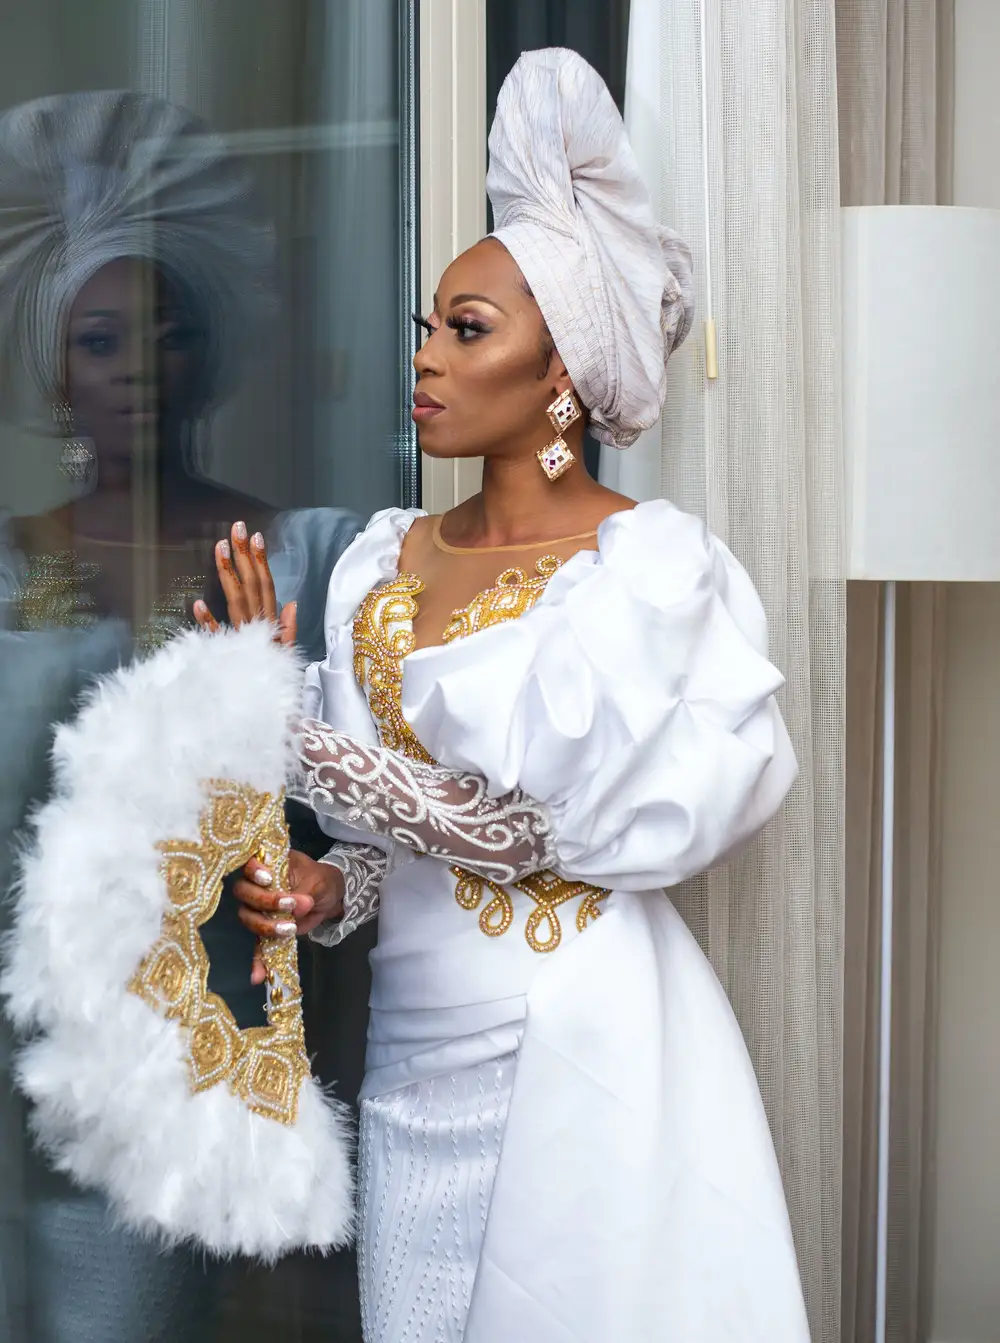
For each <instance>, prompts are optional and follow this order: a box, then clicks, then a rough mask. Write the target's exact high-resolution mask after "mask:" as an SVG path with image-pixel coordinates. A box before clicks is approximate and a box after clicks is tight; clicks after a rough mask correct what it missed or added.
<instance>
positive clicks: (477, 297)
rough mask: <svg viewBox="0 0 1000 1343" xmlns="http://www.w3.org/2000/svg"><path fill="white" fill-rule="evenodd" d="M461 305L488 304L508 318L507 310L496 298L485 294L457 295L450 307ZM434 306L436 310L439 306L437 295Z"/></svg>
mask: <svg viewBox="0 0 1000 1343" xmlns="http://www.w3.org/2000/svg"><path fill="white" fill-rule="evenodd" d="M459 303H488V304H489V305H490V307H491V308H496V310H497V312H502V313H503V315H504V316H505V317H506V316H507V311H506V309H505V308H502V307H501V306H500V304H499V303H498V302H497V301H496V299H495V298H487V297H486V295H485V294H455V295H454V297H453V298H452V300H451V303H450V304H449V307H452V308H454V307H456V306H457V305H458V304H459ZM434 306H435V308H437V307H438V306H439V299H438V296H437V294H435V295H434Z"/></svg>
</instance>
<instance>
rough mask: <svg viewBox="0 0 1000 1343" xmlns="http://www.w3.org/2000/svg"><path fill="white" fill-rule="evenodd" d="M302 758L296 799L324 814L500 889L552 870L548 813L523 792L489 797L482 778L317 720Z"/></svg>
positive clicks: (299, 748) (298, 745)
mask: <svg viewBox="0 0 1000 1343" xmlns="http://www.w3.org/2000/svg"><path fill="white" fill-rule="evenodd" d="M295 755H296V761H297V771H296V777H294V778H293V779H292V780H290V781H289V793H290V794H291V795H292V796H296V797H299V798H301V800H302V801H304V802H305V803H306V804H307V805H308V806H310V807H312V808H313V810H315V811H317V812H319V813H321V814H324V815H327V816H333V817H336V818H337V819H338V820H340V821H344V822H346V823H347V824H348V825H352V826H356V827H357V828H359V829H366V830H370V831H372V832H374V833H376V834H380V835H385V836H387V837H388V838H389V839H391V840H393V841H394V842H395V843H397V844H404V845H406V847H407V848H410V849H413V850H414V851H415V852H417V853H425V854H431V855H432V856H433V857H435V858H441V859H443V860H444V861H445V862H455V863H460V864H461V865H462V866H463V867H467V868H469V869H470V870H471V871H473V872H476V873H478V874H480V875H481V876H484V877H488V878H489V879H490V880H491V881H496V882H499V883H500V884H501V885H509V884H510V883H511V882H513V881H517V880H518V879H519V878H521V877H524V876H527V875H528V874H529V873H532V872H539V871H544V870H545V869H546V868H548V867H549V866H551V863H552V853H551V840H550V829H549V819H548V814H547V812H546V810H545V808H544V807H542V806H541V805H540V804H539V803H537V802H534V801H532V799H531V798H529V797H526V796H525V795H524V794H523V793H522V792H521V791H520V789H515V790H514V791H513V792H510V793H507V794H506V795H505V796H503V797H495V798H494V797H489V796H488V794H487V790H486V780H485V779H483V778H482V777H481V776H480V775H478V774H469V773H465V772H463V771H462V770H454V769H445V768H443V767H442V766H440V765H428V764H424V763H423V762H422V761H417V760H410V759H408V758H407V757H406V756H403V755H400V754H398V753H397V752H396V751H387V750H384V749H383V748H381V747H377V746H364V745H362V744H361V743H359V742H357V741H355V740H353V738H351V737H348V736H345V735H344V734H343V733H342V732H336V731H335V730H334V729H333V728H331V727H330V726H328V724H326V723H320V722H318V721H316V720H315V719H305V720H303V721H302V722H300V724H299V726H298V731H297V733H296V738H295Z"/></svg>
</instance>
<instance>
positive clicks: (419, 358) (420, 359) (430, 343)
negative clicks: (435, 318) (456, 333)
mask: <svg viewBox="0 0 1000 1343" xmlns="http://www.w3.org/2000/svg"><path fill="white" fill-rule="evenodd" d="M440 334H441V328H440V327H438V328H437V330H436V331H435V332H434V333H433V334H432V335H429V336H428V337H427V339H426V340H425V341H424V343H423V345H421V347H420V349H419V350H418V351H417V352H416V354H415V355H414V356H413V370H414V372H415V373H416V375H417V377H418V378H426V377H428V376H429V375H430V376H433V375H434V374H440V373H442V372H443V368H442V355H441V341H440V339H439V337H440Z"/></svg>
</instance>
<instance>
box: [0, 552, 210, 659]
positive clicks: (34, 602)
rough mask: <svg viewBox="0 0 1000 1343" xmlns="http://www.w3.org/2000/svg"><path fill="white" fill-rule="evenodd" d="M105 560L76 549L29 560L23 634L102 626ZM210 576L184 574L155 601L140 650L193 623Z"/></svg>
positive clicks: (140, 633) (139, 637) (138, 640)
mask: <svg viewBox="0 0 1000 1343" xmlns="http://www.w3.org/2000/svg"><path fill="white" fill-rule="evenodd" d="M100 576H101V566H100V565H99V564H85V563H83V562H81V561H80V560H79V559H78V558H77V556H76V554H75V553H74V552H73V551H72V550H57V551H53V552H52V553H51V554H48V555H38V556H36V557H35V558H34V559H32V560H31V561H30V563H29V564H28V568H27V572H26V574H25V576H24V582H23V583H22V585H21V588H20V591H19V592H18V594H17V627H18V629H19V630H20V631H22V632H23V633H31V632H34V631H37V630H46V629H74V630H85V629H90V628H92V627H93V626H94V625H96V624H97V621H98V616H97V614H96V609H95V602H94V595H93V591H92V589H93V585H94V583H95V582H96V581H97V579H98V578H100ZM204 587H205V580H204V578H202V577H193V576H189V575H187V574H182V575H180V576H179V577H177V578H175V579H174V580H173V581H172V583H171V584H170V587H169V589H168V590H167V592H165V593H164V594H163V595H162V596H160V597H159V598H158V599H157V601H156V602H155V604H154V606H153V609H152V611H151V612H150V615H149V618H148V620H146V621H144V622H143V624H141V625H140V626H138V627H137V629H136V631H135V640H134V642H135V647H136V650H137V651H138V652H140V653H154V652H156V650H157V649H158V648H162V647H163V645H164V644H165V643H166V642H167V641H168V640H169V639H171V638H173V636H174V635H175V634H177V633H178V632H179V631H180V630H182V629H186V628H187V627H188V626H189V625H190V624H191V608H192V605H193V604H194V602H195V600H196V599H197V598H198V597H200V596H201V595H202V593H203V591H204Z"/></svg>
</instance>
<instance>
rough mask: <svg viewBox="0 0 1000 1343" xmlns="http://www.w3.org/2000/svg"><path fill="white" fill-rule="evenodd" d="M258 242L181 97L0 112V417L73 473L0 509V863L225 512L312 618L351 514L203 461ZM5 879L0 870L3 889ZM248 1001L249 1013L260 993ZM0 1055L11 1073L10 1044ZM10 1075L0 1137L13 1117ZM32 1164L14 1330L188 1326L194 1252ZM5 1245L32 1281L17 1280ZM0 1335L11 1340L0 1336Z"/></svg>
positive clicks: (242, 332)
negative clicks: (98, 700)
mask: <svg viewBox="0 0 1000 1343" xmlns="http://www.w3.org/2000/svg"><path fill="white" fill-rule="evenodd" d="M272 254H273V242H272V238H271V234H270V231H269V229H268V227H267V225H266V223H265V222H264V221H263V220H262V218H261V216H260V214H259V211H258V210H257V208H256V207H255V204H254V200H253V198H252V194H251V191H250V188H249V183H248V181H247V179H246V177H245V175H244V174H243V173H242V172H241V171H240V170H239V169H238V168H237V167H236V166H234V164H233V162H232V161H231V160H230V159H229V158H228V157H227V156H226V155H225V154H224V153H223V152H222V146H221V143H220V142H219V141H218V140H216V139H215V138H214V137H212V136H210V135H207V134H206V133H205V129H204V127H203V126H202V125H201V124H200V123H199V122H198V121H197V119H196V118H194V117H192V116H191V115H190V114H189V113H187V112H184V111H182V110H180V109H178V108H175V107H172V106H170V105H169V104H166V103H163V102H159V101H156V100H153V99H149V98H146V97H144V96H141V95H138V94H132V93H96V94H89V93H86V94H74V95H68V96H60V97H54V98H48V99H44V100H42V101H39V102H35V103H31V104H28V105H26V106H24V107H19V108H16V109H14V110H13V111H11V112H8V113H7V114H6V115H5V116H4V117H3V118H2V119H0V416H2V419H3V420H4V421H6V423H7V424H8V425H14V426H17V427H18V428H19V429H23V428H29V429H35V430H42V431H43V432H46V433H48V434H51V433H52V432H53V431H55V432H56V433H58V434H59V436H60V438H61V439H62V449H61V452H62V458H61V461H62V466H63V468H64V470H65V471H66V473H67V474H68V475H70V476H71V477H72V478H73V479H74V481H75V482H76V484H77V486H78V488H77V490H76V491H75V497H73V498H72V499H71V500H70V501H69V502H68V503H65V504H63V505H61V506H60V507H57V508H55V509H53V510H51V511H50V512H47V513H45V514H42V515H37V516H23V515H22V516H16V515H12V514H11V511H10V510H9V509H8V510H7V512H6V514H4V512H3V510H2V509H0V691H2V699H3V725H2V728H0V758H2V760H3V770H2V773H0V837H2V839H3V841H4V842H3V845H2V857H0V869H3V868H7V867H8V865H9V856H8V853H9V847H10V846H9V844H8V842H7V841H8V840H9V838H10V836H11V834H12V832H13V831H14V830H15V829H16V827H17V826H18V825H19V824H20V823H21V822H22V821H23V819H24V816H25V813H26V810H27V808H28V807H29V806H30V804H31V802H32V800H33V799H37V798H38V797H39V796H40V795H42V793H43V792H44V789H45V786H46V772H47V770H46V757H47V750H48V745H49V741H50V728H51V725H52V724H53V723H54V722H57V721H59V719H60V718H64V717H65V716H66V715H67V713H68V712H69V711H70V708H71V705H72V702H73V699H74V697H75V695H76V694H77V693H78V691H79V690H80V688H81V687H82V686H83V685H84V684H85V683H86V681H87V680H89V679H90V678H91V677H92V676H93V675H94V674H95V673H97V672H100V671H101V670H104V669H106V668H108V667H110V666H113V665H115V663H117V662H118V661H119V660H120V659H121V658H122V657H127V656H129V655H130V654H131V652H132V650H133V649H135V648H137V649H139V650H140V651H141V650H147V649H150V648H153V647H155V646H157V645H158V644H159V643H160V642H162V640H163V639H164V638H166V637H167V636H168V635H169V634H170V633H171V632H172V631H173V630H174V629H176V628H178V627H179V626H180V625H182V624H184V623H187V621H189V620H190V611H191V604H192V602H193V600H194V598H195V597H197V596H200V595H202V594H203V593H204V592H205V589H206V582H207V578H206V576H207V575H209V574H210V573H211V569H212V566H211V545H210V541H211V539H212V538H213V537H214V536H215V535H217V533H218V528H219V526H220V524H224V525H227V526H228V524H229V523H230V522H231V521H232V520H233V519H234V518H236V517H240V518H244V519H245V521H246V523H247V524H249V530H250V532H255V531H257V530H258V529H259V530H261V531H265V530H268V531H270V533H271V543H272V550H273V551H274V552H275V570H276V574H277V578H278V584H279V587H280V588H282V589H283V596H284V599H285V600H288V599H290V598H293V597H294V598H296V599H298V600H299V603H300V608H302V609H309V610H310V611H311V612H312V615H311V616H310V617H309V622H310V624H311V626H315V627H316V628H318V627H319V624H320V615H319V612H320V611H321V605H322V595H323V594H322V585H321V583H320V579H321V576H322V577H323V578H325V575H327V574H328V573H329V569H330V566H331V565H332V563H333V562H334V560H335V559H336V557H337V555H338V554H339V553H340V551H341V550H342V549H343V548H344V546H345V545H346V544H347V543H348V542H349V540H350V539H351V538H352V536H353V535H354V533H355V532H356V530H357V524H356V523H355V521H354V520H353V519H352V518H351V517H350V515H348V514H345V513H343V512H341V511H339V510H333V509H316V510H308V511H305V512H300V513H295V514H286V515H279V516H275V514H274V510H272V509H270V508H268V507H267V506H266V505H264V504H262V503H259V502H257V501H254V500H252V499H250V498H248V497H246V496H242V495H239V494H237V493H236V492H234V491H233V490H231V489H229V488H227V487H223V486H220V485H218V484H216V483H214V482H212V481H210V480H208V479H206V478H204V476H202V475H200V474H199V471H198V468H199V467H200V466H201V463H200V462H199V455H200V439H201V438H202V436H203V435H202V429H203V426H204V424H205V422H206V418H207V416H208V414H209V413H210V411H211V410H212V409H213V408H214V407H215V406H217V405H218V404H219V402H220V400H221V399H222V398H224V397H225V395H226V394H227V393H229V392H231V391H232V390H234V388H235V386H236V383H237V381H238V379H239V377H240V375H241V373H242V372H243V370H244V368H245V365H246V361H247V358H248V356H250V355H251V354H252V353H253V352H254V347H255V346H257V345H258V344H259V343H260V338H261V336H262V335H263V333H264V330H265V328H266V324H267V322H268V320H269V318H270V316H271V313H272V310H273V308H274V302H275V296H274V288H273V274H272V260H273V256H272ZM23 444H24V439H23V438H22V439H19V440H18V446H17V448H16V449H14V450H15V451H19V452H25V451H26V449H25V447H24V446H23ZM8 450H9V449H8ZM24 465H25V468H26V469H25V471H24V472H23V474H24V475H26V474H27V468H29V467H30V465H31V463H30V462H29V461H27V460H26V461H25V463H24ZM15 513H16V510H15ZM310 576H312V579H313V584H314V585H316V594H315V595H316V601H314V602H311V601H310V587H309V580H310ZM306 633H307V640H308V630H307V632H306ZM8 880H9V871H6V870H0V890H4V891H6V887H7V883H8ZM234 932H236V933H237V934H240V930H238V929H234ZM236 945H238V946H239V947H240V952H241V953H242V950H243V943H242V941H239V942H238V943H235V942H234V939H233V937H232V936H230V937H228V938H227V937H226V936H225V935H222V934H220V936H219V937H217V938H216V939H215V944H214V945H213V946H212V954H213V970H214V971H217V979H216V985H217V987H219V988H220V990H221V991H222V992H223V993H225V995H226V997H227V998H228V999H229V1000H230V1002H231V1005H232V1006H233V1007H234V1010H237V1011H240V1008H241V1004H240V1002H239V997H240V993H241V992H242V993H243V994H244V996H245V997H247V996H248V995H247V993H246V989H245V988H244V986H245V984H246V971H245V962H244V961H243V957H242V954H240V955H239V956H237V955H236V954H235V946H236ZM83 973H86V970H85V967H81V974H83ZM242 1006H243V1007H244V1009H245V1010H255V1011H257V1012H259V1005H257V1004H256V995H253V1001H252V1002H249V1003H247V1004H243V1005H242ZM0 1049H2V1051H3V1064H4V1069H5V1072H8V1074H9V1042H7V1041H6V1040H0ZM4 1083H5V1090H6V1094H5V1095H0V1104H3V1105H4V1106H5V1107H7V1108H6V1114H5V1120H6V1121H7V1122H5V1123H4V1125H3V1126H2V1127H0V1132H5V1131H6V1130H7V1129H8V1128H9V1129H10V1131H11V1133H14V1132H15V1129H16V1126H15V1125H14V1124H13V1123H12V1122H11V1107H13V1106H14V1104H15V1101H14V1098H13V1094H12V1092H11V1091H10V1090H9V1087H10V1082H9V1075H8V1076H7V1077H5V1078H4ZM25 1170H26V1171H27V1176H26V1179H27V1185H26V1187H25V1188H24V1189H23V1190H21V1191H20V1194H18V1192H17V1190H16V1188H15V1187H14V1185H13V1184H9V1183H8V1182H5V1185H4V1188H3V1189H2V1190H0V1207H2V1210H3V1213H4V1216H3V1217H2V1218H0V1234H4V1235H6V1233H7V1231H8V1229H9V1244H8V1243H6V1242H4V1243H0V1256H2V1257H0V1265H2V1267H3V1269H4V1274H3V1280H4V1286H5V1296H6V1298H7V1308H8V1310H10V1309H11V1305H10V1303H11V1301H12V1300H17V1299H18V1298H19V1297H21V1296H24V1295H25V1294H26V1295H27V1298H28V1300H27V1308H26V1329H27V1333H26V1337H27V1338H28V1339H30V1340H31V1343H49V1340H58V1341H59V1343H63V1341H64V1340H65V1343H69V1341H70V1340H72V1343H85V1341H86V1340H90V1339H93V1340H94V1343H139V1340H142V1341H143V1343H145V1341H146V1340H153V1339H161V1338H162V1339H170V1340H171V1341H173V1340H180V1339H182V1338H183V1339H184V1341H185V1343H187V1340H188V1339H195V1338H198V1337H200V1336H201V1335H200V1334H199V1333H198V1332H197V1328H196V1326H205V1327H207V1325H206V1321H207V1318H208V1315H207V1310H206V1301H205V1297H204V1293H203V1291H202V1290H201V1288H202V1286H203V1285H204V1284H205V1283H206V1282H207V1279H206V1277H205V1273H204V1270H203V1268H202V1265H201V1264H200V1262H199V1263H198V1264H197V1265H196V1264H195V1263H194V1261H193V1260H191V1259H190V1258H189V1257H188V1256H186V1255H184V1254H175V1255H171V1256H161V1255H160V1254H159V1253H158V1250H157V1248H156V1247H154V1246H151V1245H147V1244H145V1243H143V1242H140V1241H138V1240H136V1239H134V1238H132V1237H131V1236H129V1235H127V1234H125V1233H124V1232H122V1231H120V1230H119V1229H117V1228H115V1227H114V1226H112V1224H111V1222H110V1220H109V1217H108V1214H107V1212H106V1210H105V1207H104V1205H103V1203H102V1202H101V1200H99V1199H98V1198H97V1197H96V1196H92V1195H89V1194H84V1193H81V1192H78V1191H76V1190H73V1189H71V1188H70V1187H69V1185H68V1184H67V1182H65V1181H64V1180H63V1179H62V1178H61V1177H59V1176H56V1175H55V1174H53V1173H52V1172H49V1171H47V1170H46V1169H44V1168H43V1167H42V1165H41V1163H37V1162H30V1161H28V1158H27V1156H26V1157H25ZM12 1173H13V1174H17V1173H18V1172H17V1171H16V1170H12ZM19 1198H20V1199H21V1200H23V1208H22V1209H20V1210H19V1208H18V1206H17V1203H18V1199H19ZM3 1205H6V1206H3ZM22 1213H23V1224H22V1223H21V1221H20V1218H21V1215H22ZM25 1229H26V1230H25ZM19 1242H24V1248H23V1250H22V1249H20V1248H19ZM22 1255H23V1256H24V1262H25V1268H26V1283H27V1292H26V1293H25V1292H24V1291H23V1290H22V1289H23V1284H21V1283H18V1282H17V1281H14V1280H12V1279H15V1278H16V1277H17V1274H15V1273H13V1271H12V1270H13V1266H14V1265H15V1264H17V1262H18V1260H19V1259H20V1258H21V1257H22ZM0 1305H2V1299H0ZM0 1322H2V1317H0ZM5 1337H8V1338H11V1340H12V1343H20V1339H19V1338H18V1336H17V1334H16V1333H14V1332H13V1330H12V1329H11V1332H9V1333H8V1334H7V1335H5Z"/></svg>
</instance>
